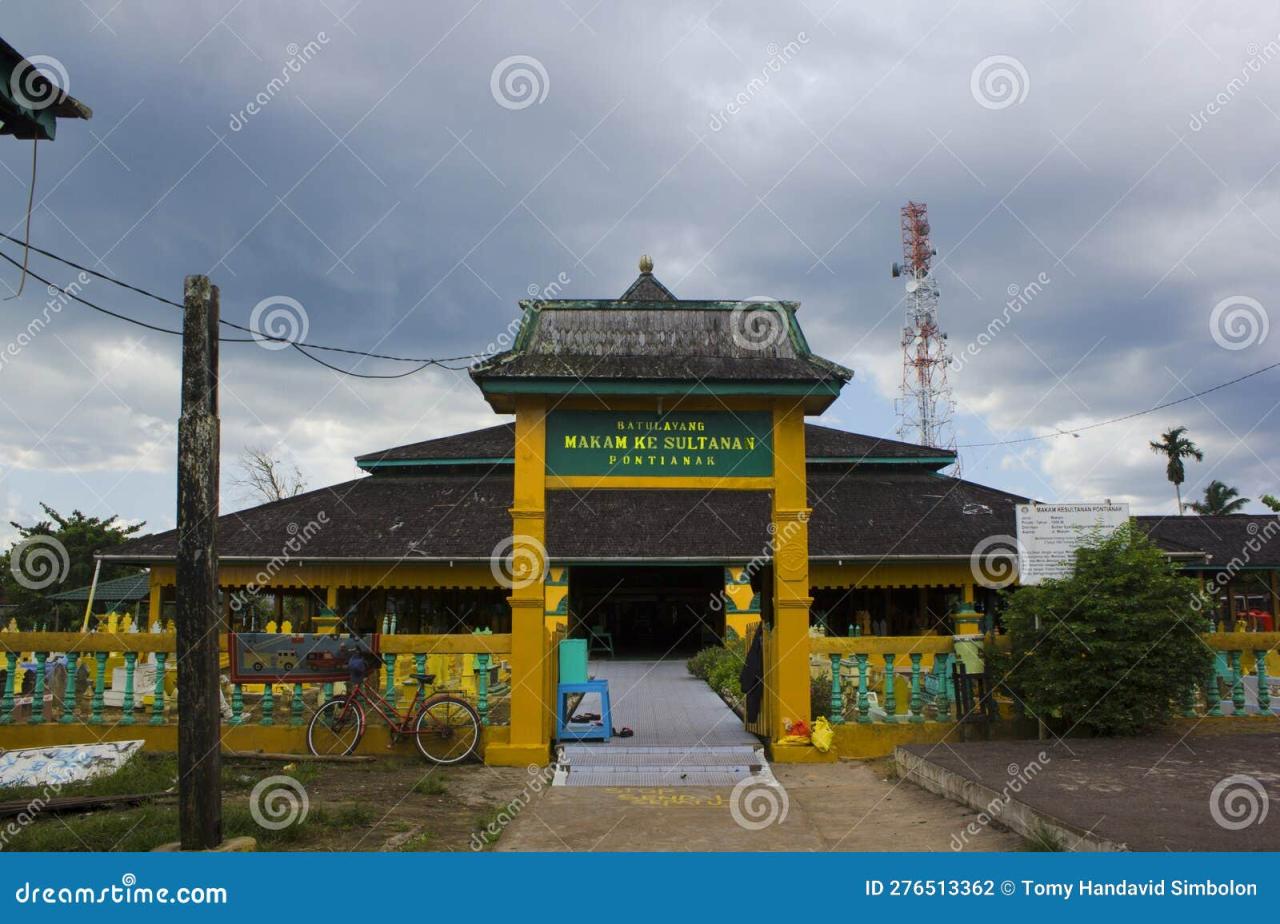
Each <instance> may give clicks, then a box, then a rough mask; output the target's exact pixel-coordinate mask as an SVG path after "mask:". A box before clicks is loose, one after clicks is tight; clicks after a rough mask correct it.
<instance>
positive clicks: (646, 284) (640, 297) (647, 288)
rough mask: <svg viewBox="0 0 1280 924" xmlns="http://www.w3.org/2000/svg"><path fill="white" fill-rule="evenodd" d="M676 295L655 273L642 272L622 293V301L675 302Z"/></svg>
mask: <svg viewBox="0 0 1280 924" xmlns="http://www.w3.org/2000/svg"><path fill="white" fill-rule="evenodd" d="M675 300H676V297H675V296H674V295H672V294H671V290H670V289H668V288H667V287H666V286H664V285H663V284H662V283H661V282H659V281H658V277H656V276H654V275H653V273H644V272H642V273H641V274H640V275H639V276H637V277H636V281H635V282H633V283H631V285H630V286H628V287H627V291H625V292H623V293H622V298H620V299H618V301H620V302H674V301H675Z"/></svg>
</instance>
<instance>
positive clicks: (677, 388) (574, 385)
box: [480, 379, 844, 396]
mask: <svg viewBox="0 0 1280 924" xmlns="http://www.w3.org/2000/svg"><path fill="white" fill-rule="evenodd" d="M843 384H844V383H843V382H814V381H810V380H805V381H799V382H768V381H746V382H694V381H681V382H653V381H649V382H640V381H634V380H628V381H617V382H614V381H607V380H601V379H588V380H577V381H573V382H566V381H563V380H560V379H485V380H483V381H481V383H480V387H481V389H483V390H484V391H485V392H486V393H489V394H505V395H588V396H590V395H833V396H834V395H839V394H840V389H841V387H842V386H843Z"/></svg>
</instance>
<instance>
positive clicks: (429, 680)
mask: <svg viewBox="0 0 1280 924" xmlns="http://www.w3.org/2000/svg"><path fill="white" fill-rule="evenodd" d="M413 679H414V680H416V681H418V683H419V684H420V685H430V684H433V683H435V682H436V675H435V674H414V675H413Z"/></svg>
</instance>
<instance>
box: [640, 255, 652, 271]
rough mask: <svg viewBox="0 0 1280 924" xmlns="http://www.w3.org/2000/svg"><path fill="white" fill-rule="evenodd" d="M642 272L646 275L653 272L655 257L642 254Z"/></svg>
mask: <svg viewBox="0 0 1280 924" xmlns="http://www.w3.org/2000/svg"><path fill="white" fill-rule="evenodd" d="M640 272H642V273H645V274H648V273H652V272H653V257H651V256H649V255H648V254H647V253H642V254H640Z"/></svg>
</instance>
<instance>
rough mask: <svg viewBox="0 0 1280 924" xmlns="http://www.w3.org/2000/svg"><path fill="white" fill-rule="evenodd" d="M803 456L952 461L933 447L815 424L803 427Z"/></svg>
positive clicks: (947, 452) (951, 453)
mask: <svg viewBox="0 0 1280 924" xmlns="http://www.w3.org/2000/svg"><path fill="white" fill-rule="evenodd" d="M804 446H805V456H807V457H808V458H809V459H810V460H817V459H841V460H844V459H903V460H908V459H940V458H943V457H951V458H954V457H955V451H954V450H950V449H935V448H933V447H932V446H920V445H917V444H916V443H903V442H901V441H899V440H891V439H885V438H884V437H879V436H866V435H865V434H862V433H849V432H847V431H845V430H836V429H833V428H832V427H820V426H818V425H817V424H805V426H804Z"/></svg>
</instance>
